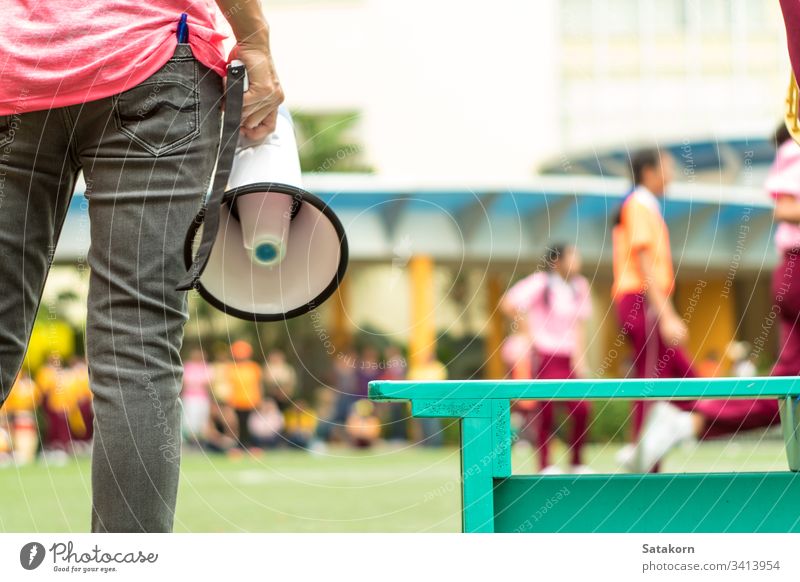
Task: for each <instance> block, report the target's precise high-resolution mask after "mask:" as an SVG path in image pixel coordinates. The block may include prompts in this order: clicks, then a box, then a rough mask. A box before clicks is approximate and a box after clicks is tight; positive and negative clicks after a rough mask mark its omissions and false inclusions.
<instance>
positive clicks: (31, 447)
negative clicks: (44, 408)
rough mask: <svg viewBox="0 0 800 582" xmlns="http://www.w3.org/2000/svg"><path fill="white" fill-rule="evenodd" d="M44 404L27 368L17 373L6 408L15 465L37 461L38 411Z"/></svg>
mask: <svg viewBox="0 0 800 582" xmlns="http://www.w3.org/2000/svg"><path fill="white" fill-rule="evenodd" d="M41 403H42V392H41V390H39V387H38V386H37V385H36V382H34V381H33V379H32V378H31V377H30V374H29V373H28V369H27V367H25V366H24V367H22V368H21V369H20V371H19V373H18V374H17V379H16V381H15V382H14V386H13V387H12V390H11V394H9V397H8V398H7V399H6V402H5V406H4V410H5V414H6V415H7V418H8V421H7V422H8V426H9V428H10V433H11V449H12V454H13V458H14V463H15V464H16V465H27V464H28V463H31V462H33V460H34V459H35V458H36V451H37V450H38V448H39V434H40V431H39V428H38V426H37V424H36V409H37V408H38V407H39V405H40V404H41Z"/></svg>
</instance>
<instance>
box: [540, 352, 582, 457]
mask: <svg viewBox="0 0 800 582" xmlns="http://www.w3.org/2000/svg"><path fill="white" fill-rule="evenodd" d="M536 359H537V360H538V364H536V365H535V367H534V369H535V370H536V378H537V379H542V380H565V379H569V378H572V361H571V358H570V357H569V356H562V355H554V354H538V355H537V357H536ZM556 406H563V407H564V408H565V409H566V413H567V417H566V422H571V423H572V429H571V430H570V436H569V442H568V445H569V449H570V463H571V464H572V465H581V464H582V463H581V453H582V452H583V445H584V443H585V441H586V434H587V432H588V430H589V402H587V401H585V400H575V401H552V400H543V401H541V402H540V403H539V406H538V407H537V409H536V410H535V411H533V413H534V415H535V416H536V419H537V420H538V424H537V431H536V446H537V449H538V452H539V465H540V467H541V468H542V469H544V468H545V467H547V466H549V465H550V441H551V440H552V439H553V436H554V435H555V431H554V429H553V420H554V419H553V417H554V413H555V407H556Z"/></svg>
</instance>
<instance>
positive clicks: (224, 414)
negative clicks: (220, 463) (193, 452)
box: [202, 398, 239, 453]
mask: <svg viewBox="0 0 800 582" xmlns="http://www.w3.org/2000/svg"><path fill="white" fill-rule="evenodd" d="M238 435H239V422H238V420H237V419H236V412H235V411H234V410H233V408H231V407H230V406H229V405H228V404H226V403H225V402H222V401H220V400H218V399H216V398H212V399H211V410H210V412H209V415H208V420H207V422H206V427H205V430H204V431H203V440H202V443H203V448H204V449H205V450H207V451H209V452H212V453H225V452H228V451H231V450H233V449H234V448H235V447H236V446H237V437H238Z"/></svg>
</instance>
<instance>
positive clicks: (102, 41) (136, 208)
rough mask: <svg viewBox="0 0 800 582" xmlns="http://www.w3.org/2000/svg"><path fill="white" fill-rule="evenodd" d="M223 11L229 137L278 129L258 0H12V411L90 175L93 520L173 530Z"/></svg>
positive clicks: (7, 285) (4, 110) (4, 67)
mask: <svg viewBox="0 0 800 582" xmlns="http://www.w3.org/2000/svg"><path fill="white" fill-rule="evenodd" d="M220 9H221V13H220ZM223 15H224V17H225V18H226V19H227V20H228V23H229V24H230V27H231V29H232V31H233V34H234V35H235V37H236V48H235V49H234V50H235V54H234V55H232V56H235V57H236V58H238V59H239V60H241V61H242V62H243V63H244V67H245V69H246V71H247V75H248V78H249V90H248V91H247V92H246V93H245V94H244V98H243V107H242V113H241V118H240V119H227V120H225V121H226V122H227V124H228V125H230V123H231V121H233V129H234V131H233V133H234V134H235V133H236V131H235V130H236V126H240V132H241V133H242V134H244V135H245V136H246V137H249V138H251V139H256V140H258V139H263V138H266V137H267V136H268V135H269V134H270V133H271V132H272V131H273V130H274V127H275V122H276V116H277V109H278V106H279V105H280V103H281V102H282V101H283V91H282V89H281V86H280V82H279V81H278V77H277V75H276V73H275V68H274V66H273V62H272V59H271V56H270V47H269V28H268V26H267V23H266V21H265V19H264V16H263V14H262V12H261V7H260V4H259V2H258V0H216V3H215V2H212V1H211V0H147V1H145V2H143V1H141V0H82V1H81V2H74V1H71V0H47V1H42V2H30V1H28V0H7V1H6V2H4V3H3V18H2V19H1V20H0V208H1V211H0V280H2V281H3V283H4V286H3V293H1V294H0V406H2V404H3V402H5V400H6V399H7V398H8V396H9V393H10V391H11V389H12V385H13V383H14V378H15V377H16V375H17V371H18V370H19V369H20V366H21V364H22V359H23V356H24V354H25V350H26V347H27V344H28V341H29V339H30V334H31V329H32V327H33V322H34V319H35V315H36V311H37V308H38V306H39V303H40V300H41V296H42V289H43V287H44V283H45V279H46V278H47V274H48V271H49V268H50V263H51V262H52V252H53V249H54V248H55V247H56V245H57V243H58V240H59V236H60V234H61V229H62V226H63V223H64V218H65V216H66V214H67V209H68V208H69V206H70V201H71V198H72V194H73V190H74V188H75V184H76V182H77V178H78V176H79V174H80V173H81V172H82V173H83V177H84V179H85V182H86V192H85V196H86V199H87V201H88V214H89V220H90V226H89V232H88V233H87V236H89V237H90V242H91V244H90V248H89V252H88V256H87V262H88V264H89V266H90V267H91V276H90V282H89V297H88V310H87V313H88V316H87V322H86V327H87V329H86V349H87V356H88V364H89V374H90V387H91V390H92V394H93V406H94V413H95V415H94V432H93V435H94V437H93V454H92V511H91V530H92V531H93V532H168V531H171V530H172V527H173V522H174V515H175V503H176V499H177V491H178V479H179V474H180V453H181V410H180V403H179V395H180V392H181V384H182V382H181V380H182V374H183V366H182V362H181V357H180V350H181V345H182V341H183V326H184V324H185V323H186V320H187V319H188V309H187V302H186V293H185V292H183V291H178V290H176V287H178V286H179V284H181V282H182V281H183V279H184V278H185V276H186V274H187V270H186V268H185V266H184V262H183V245H184V237H185V234H186V232H187V229H188V227H189V226H190V223H191V221H192V218H193V217H194V216H195V215H196V214H197V213H198V211H199V210H200V207H201V205H202V204H203V201H204V198H205V195H206V193H207V192H208V190H209V186H210V184H211V183H212V177H213V171H214V166H215V162H216V160H217V153H218V151H219V150H220V149H221V148H220V141H221V139H220V133H221V127H222V125H221V124H222V121H223V120H222V110H221V104H222V99H223V96H224V85H223V83H224V80H223V75H224V74H225V70H226V63H227V61H228V56H227V55H226V54H225V53H224V52H223V47H222V40H223V39H224V38H225V35H224V34H223V33H221V32H220V31H219V29H218V26H217V23H218V22H221V20H222V17H223ZM236 97H237V99H232V100H231V101H229V103H233V104H236V105H238V94H237V95H236ZM237 117H238V107H237ZM228 133H231V132H230V131H228ZM234 137H235V136H234ZM228 141H229V140H226V143H227V142H228ZM223 145H224V144H223Z"/></svg>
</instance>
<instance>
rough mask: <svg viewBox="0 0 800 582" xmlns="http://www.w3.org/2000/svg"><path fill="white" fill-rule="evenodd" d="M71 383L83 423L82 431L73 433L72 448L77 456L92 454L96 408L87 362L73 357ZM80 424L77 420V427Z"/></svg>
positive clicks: (70, 371)
mask: <svg viewBox="0 0 800 582" xmlns="http://www.w3.org/2000/svg"><path fill="white" fill-rule="evenodd" d="M69 381H70V384H71V386H72V390H73V392H74V393H75V394H76V395H77V396H76V399H77V401H78V411H79V412H80V417H81V420H82V422H81V423H80V424H81V429H80V430H76V429H75V428H73V431H72V446H73V450H74V451H75V452H76V453H77V454H87V453H91V443H92V438H93V436H94V406H93V405H92V390H91V382H90V381H89V367H88V366H87V365H86V360H84V359H83V358H81V357H79V356H73V357H72V358H71V359H70V362H69ZM77 424H78V421H77V418H76V419H75V425H77Z"/></svg>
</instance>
